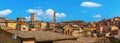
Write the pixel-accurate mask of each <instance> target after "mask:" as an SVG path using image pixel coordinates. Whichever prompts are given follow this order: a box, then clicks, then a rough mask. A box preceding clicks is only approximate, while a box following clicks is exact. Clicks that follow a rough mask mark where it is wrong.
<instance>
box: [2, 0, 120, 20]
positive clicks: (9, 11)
mask: <svg viewBox="0 0 120 43" xmlns="http://www.w3.org/2000/svg"><path fill="white" fill-rule="evenodd" d="M54 11H55V12H56V16H57V22H61V21H70V20H81V21H85V22H93V21H99V20H101V19H104V18H105V19H109V18H114V17H116V16H120V0H0V17H4V18H8V19H11V20H16V18H17V17H21V18H26V19H27V21H29V20H30V14H31V13H35V14H36V16H37V17H36V18H37V20H40V21H45V22H53V12H54Z"/></svg>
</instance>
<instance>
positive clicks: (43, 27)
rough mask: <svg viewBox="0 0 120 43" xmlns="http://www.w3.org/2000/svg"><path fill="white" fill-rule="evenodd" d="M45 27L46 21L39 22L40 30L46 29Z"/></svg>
mask: <svg viewBox="0 0 120 43" xmlns="http://www.w3.org/2000/svg"><path fill="white" fill-rule="evenodd" d="M46 27H47V23H45V22H41V30H44V29H46Z"/></svg>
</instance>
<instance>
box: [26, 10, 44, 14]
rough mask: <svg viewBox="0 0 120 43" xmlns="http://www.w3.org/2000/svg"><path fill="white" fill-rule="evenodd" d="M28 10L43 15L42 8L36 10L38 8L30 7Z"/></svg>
mask: <svg viewBox="0 0 120 43" xmlns="http://www.w3.org/2000/svg"><path fill="white" fill-rule="evenodd" d="M27 12H30V13H35V14H37V15H42V14H43V11H42V10H36V9H28V10H27Z"/></svg>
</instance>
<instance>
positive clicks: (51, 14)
mask: <svg viewBox="0 0 120 43" xmlns="http://www.w3.org/2000/svg"><path fill="white" fill-rule="evenodd" d="M46 14H47V15H49V16H53V14H54V10H52V9H47V10H46ZM56 16H57V17H58V18H62V17H65V16H66V14H65V13H57V12H56Z"/></svg>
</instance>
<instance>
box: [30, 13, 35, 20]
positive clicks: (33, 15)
mask: <svg viewBox="0 0 120 43" xmlns="http://www.w3.org/2000/svg"><path fill="white" fill-rule="evenodd" d="M30 20H31V21H36V15H35V14H34V13H32V14H31V16H30Z"/></svg>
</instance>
